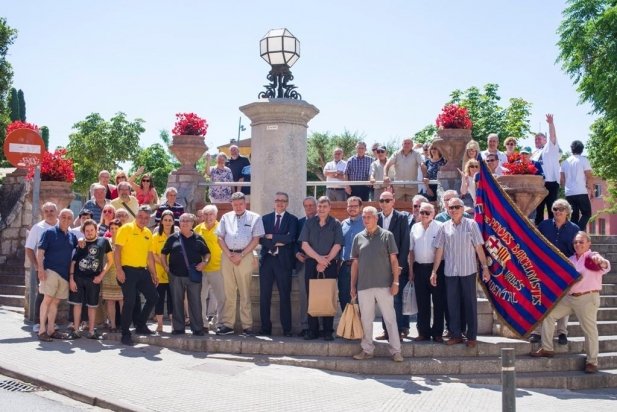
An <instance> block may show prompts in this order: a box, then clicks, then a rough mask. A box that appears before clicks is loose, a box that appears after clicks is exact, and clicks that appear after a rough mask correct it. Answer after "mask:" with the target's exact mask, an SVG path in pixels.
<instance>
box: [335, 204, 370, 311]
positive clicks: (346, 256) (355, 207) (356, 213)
mask: <svg viewBox="0 0 617 412" xmlns="http://www.w3.org/2000/svg"><path fill="white" fill-rule="evenodd" d="M361 209H362V199H360V198H359V197H358V196H352V197H350V198H349V199H347V215H348V216H349V217H348V218H347V219H345V220H343V221H342V222H341V227H342V229H343V241H344V243H343V249H342V252H341V267H340V268H339V272H338V301H339V304H340V305H341V310H345V306H347V304H348V303H349V301H350V300H351V263H352V259H351V245H352V243H353V238H354V237H355V236H356V235H357V234H358V233H360V232H362V231H363V230H364V223H362V217H361V216H360V210H361Z"/></svg>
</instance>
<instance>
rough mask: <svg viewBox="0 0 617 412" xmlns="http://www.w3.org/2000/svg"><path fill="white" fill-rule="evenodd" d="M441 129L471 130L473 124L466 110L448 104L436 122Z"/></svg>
mask: <svg viewBox="0 0 617 412" xmlns="http://www.w3.org/2000/svg"><path fill="white" fill-rule="evenodd" d="M435 123H436V124H437V127H438V128H439V129H471V127H472V126H473V124H472V123H471V119H470V118H469V112H468V111H467V109H466V108H464V107H461V106H458V105H456V104H447V105H445V106H444V107H443V109H441V114H440V115H439V116H437V119H436V120H435Z"/></svg>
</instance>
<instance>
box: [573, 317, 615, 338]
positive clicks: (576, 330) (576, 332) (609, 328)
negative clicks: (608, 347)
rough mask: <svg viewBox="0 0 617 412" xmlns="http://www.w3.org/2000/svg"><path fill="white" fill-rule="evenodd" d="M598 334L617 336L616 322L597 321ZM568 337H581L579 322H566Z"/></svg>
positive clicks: (581, 331)
mask: <svg viewBox="0 0 617 412" xmlns="http://www.w3.org/2000/svg"><path fill="white" fill-rule="evenodd" d="M598 334H599V335H600V336H610V335H617V320H615V319H614V320H600V321H598ZM568 336H583V330H582V329H581V325H580V323H579V322H568Z"/></svg>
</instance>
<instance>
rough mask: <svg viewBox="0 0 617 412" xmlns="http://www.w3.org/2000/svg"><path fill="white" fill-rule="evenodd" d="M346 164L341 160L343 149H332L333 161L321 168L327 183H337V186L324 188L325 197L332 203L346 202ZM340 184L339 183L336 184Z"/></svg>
mask: <svg viewBox="0 0 617 412" xmlns="http://www.w3.org/2000/svg"><path fill="white" fill-rule="evenodd" d="M346 167H347V162H346V161H345V160H344V159H343V149H342V148H340V147H336V148H335V149H334V154H333V160H332V161H330V162H328V163H326V165H325V166H324V168H323V174H324V176H325V177H326V181H327V182H337V184H329V185H328V186H327V188H326V196H328V199H330V200H333V201H335V200H336V201H341V202H344V201H345V200H347V193H345V185H344V183H342V182H344V181H345V168H346ZM338 182H341V183H338Z"/></svg>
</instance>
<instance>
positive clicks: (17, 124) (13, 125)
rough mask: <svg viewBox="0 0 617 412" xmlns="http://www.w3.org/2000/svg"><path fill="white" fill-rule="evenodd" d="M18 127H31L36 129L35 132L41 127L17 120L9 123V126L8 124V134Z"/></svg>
mask: <svg viewBox="0 0 617 412" xmlns="http://www.w3.org/2000/svg"><path fill="white" fill-rule="evenodd" d="M17 129H30V130H34V131H35V132H38V131H39V127H38V126H37V125H35V124H34V123H26V122H22V121H21V120H15V121H14V122H11V123H9V124H8V126H6V134H7V135H8V134H9V133H11V132H12V131H13V130H17Z"/></svg>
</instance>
